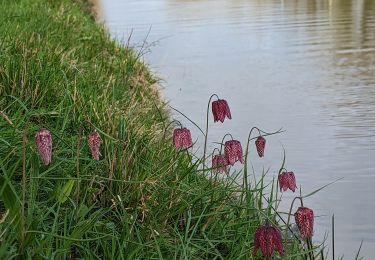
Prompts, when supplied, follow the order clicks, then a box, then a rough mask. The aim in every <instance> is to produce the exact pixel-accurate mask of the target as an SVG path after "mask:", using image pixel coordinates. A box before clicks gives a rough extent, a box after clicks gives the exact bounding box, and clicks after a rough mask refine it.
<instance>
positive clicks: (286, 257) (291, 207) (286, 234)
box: [285, 197, 303, 260]
mask: <svg viewBox="0 0 375 260" xmlns="http://www.w3.org/2000/svg"><path fill="white" fill-rule="evenodd" d="M296 199H299V200H300V202H301V206H302V207H303V201H302V197H295V198H294V199H293V201H292V204H291V205H290V209H289V213H288V221H287V222H286V227H287V228H286V229H285V240H287V238H288V228H289V222H290V215H291V214H292V209H293V205H294V202H295V201H296ZM287 249H288V246H285V260H287V259H288V252H287Z"/></svg>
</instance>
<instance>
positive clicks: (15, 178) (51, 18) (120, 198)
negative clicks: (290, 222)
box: [0, 0, 304, 259]
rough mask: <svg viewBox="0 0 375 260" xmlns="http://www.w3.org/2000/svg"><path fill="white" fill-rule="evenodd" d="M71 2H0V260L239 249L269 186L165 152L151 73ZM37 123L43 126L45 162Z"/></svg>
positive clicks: (226, 254) (295, 245)
mask: <svg viewBox="0 0 375 260" xmlns="http://www.w3.org/2000/svg"><path fill="white" fill-rule="evenodd" d="M83 10H87V6H86V5H85V4H83V3H82V2H75V1H73V0H49V1H44V0H34V1H27V0H17V1H10V0H9V1H7V0H5V1H4V0H3V1H2V2H1V5H0V110H1V115H0V143H1V145H0V173H1V175H0V189H1V190H0V199H1V201H0V214H1V216H0V259H12V258H18V257H20V258H34V259H43V258H46V259H47V258H48V259H65V258H71V259H74V258H85V259H125V258H129V259H133V258H143V259H151V258H186V259H201V258H202V259H203V258H205V259H212V258H244V259H249V258H251V255H252V250H253V247H254V245H253V241H254V232H255V230H256V228H257V226H258V225H259V224H260V223H263V222H264V221H265V219H268V220H269V221H271V222H273V223H277V221H276V219H277V217H276V215H275V212H274V211H273V209H272V208H271V207H269V206H268V205H267V204H264V202H265V199H267V200H271V201H272V199H273V197H274V196H273V195H272V193H271V188H270V187H269V188H268V191H267V192H266V191H265V189H264V187H263V180H262V179H260V180H258V181H255V182H253V183H251V184H250V186H249V187H248V189H247V190H245V189H244V188H243V187H242V186H241V185H236V184H235V183H234V182H233V179H232V178H227V179H226V180H222V181H217V180H215V181H212V180H209V179H208V178H207V176H209V174H208V173H202V172H201V171H198V170H197V165H196V164H194V163H192V162H191V158H190V155H187V153H185V152H176V149H174V147H173V146H172V141H171V136H170V130H171V129H169V130H168V129H167V130H166V128H167V126H168V125H169V121H170V119H169V118H168V113H167V110H166V108H165V104H164V103H163V102H162V100H161V99H160V98H159V96H158V92H157V90H156V87H155V84H156V83H157V80H156V79H155V78H154V77H153V75H151V74H150V73H149V70H148V68H147V67H146V66H145V65H144V64H143V63H142V62H141V61H140V59H139V58H140V57H139V56H138V54H137V53H136V52H134V51H132V50H131V49H128V48H124V47H120V46H119V45H118V44H117V43H115V42H113V41H111V40H110V39H109V37H108V35H107V34H106V33H105V32H104V30H102V29H100V28H99V27H98V26H97V25H96V24H95V22H94V21H93V20H92V17H90V15H89V14H88V13H87V12H86V11H83ZM40 128H47V129H49V130H50V131H51V133H52V139H53V158H52V163H51V164H50V165H49V166H43V165H42V163H41V160H40V157H39V155H38V151H37V148H36V145H35V143H34V136H35V133H36V132H37V130H38V129H40ZM94 130H96V131H97V132H98V133H99V134H100V135H101V138H102V141H103V142H102V145H101V148H100V152H101V157H100V160H99V161H96V160H94V159H92V157H91V154H90V150H89V147H88V144H87V141H86V140H87V136H88V135H89V134H90V133H91V132H93V131H94ZM165 132H166V135H164V133H165ZM243 194H245V195H246V198H247V200H246V201H242V202H241V200H239V199H238V198H239V197H241V196H242V195H243ZM271 204H272V203H271ZM286 242H287V241H284V246H288V248H289V249H288V252H289V256H293V255H294V256H295V257H296V256H298V255H301V254H302V253H301V252H302V250H301V246H300V243H299V242H298V240H297V239H291V240H289V241H288V243H286ZM302 258H304V257H302Z"/></svg>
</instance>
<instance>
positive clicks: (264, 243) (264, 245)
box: [253, 223, 284, 259]
mask: <svg viewBox="0 0 375 260" xmlns="http://www.w3.org/2000/svg"><path fill="white" fill-rule="evenodd" d="M259 248H260V250H261V251H262V254H263V256H265V257H266V259H269V258H270V257H271V256H272V253H273V250H276V251H277V252H279V254H280V255H283V254H284V247H283V244H282V240H281V233H280V231H279V230H278V229H277V228H276V227H275V226H273V225H272V224H268V223H266V224H264V225H260V226H258V228H257V230H256V231H255V237H254V251H253V256H255V255H256V253H257V251H258V249H259Z"/></svg>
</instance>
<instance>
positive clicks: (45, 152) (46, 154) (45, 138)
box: [35, 128, 52, 165]
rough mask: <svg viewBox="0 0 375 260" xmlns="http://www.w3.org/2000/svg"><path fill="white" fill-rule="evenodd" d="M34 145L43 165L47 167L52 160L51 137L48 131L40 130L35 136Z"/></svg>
mask: <svg viewBox="0 0 375 260" xmlns="http://www.w3.org/2000/svg"><path fill="white" fill-rule="evenodd" d="M35 143H36V146H37V148H38V152H39V155H40V157H41V158H42V161H43V164H44V165H49V164H50V163H51V160H52V136H51V133H50V131H48V130H47V129H45V128H41V129H39V130H38V132H36V134H35Z"/></svg>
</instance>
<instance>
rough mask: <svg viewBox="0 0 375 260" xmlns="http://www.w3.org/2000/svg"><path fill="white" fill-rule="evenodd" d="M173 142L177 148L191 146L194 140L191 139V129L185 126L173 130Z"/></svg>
mask: <svg viewBox="0 0 375 260" xmlns="http://www.w3.org/2000/svg"><path fill="white" fill-rule="evenodd" d="M173 144H174V146H175V147H176V148H177V149H181V148H189V147H191V146H192V145H193V141H192V139H191V133H190V130H189V129H187V128H185V127H183V128H176V129H175V130H174V131H173Z"/></svg>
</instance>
